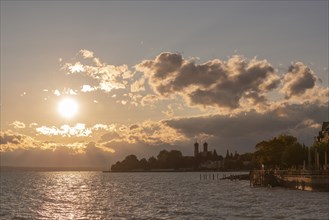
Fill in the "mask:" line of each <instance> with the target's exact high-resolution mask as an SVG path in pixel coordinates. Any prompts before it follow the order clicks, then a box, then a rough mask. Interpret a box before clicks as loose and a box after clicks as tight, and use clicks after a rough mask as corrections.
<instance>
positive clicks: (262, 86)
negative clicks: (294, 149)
mask: <svg viewBox="0 0 329 220" xmlns="http://www.w3.org/2000/svg"><path fill="white" fill-rule="evenodd" d="M135 68H136V70H138V71H140V72H143V73H144V74H145V76H146V77H148V81H149V84H150V86H151V87H152V88H153V90H154V91H155V93H156V94H157V95H158V96H160V97H166V98H170V97H173V96H176V95H181V96H183V97H184V98H185V100H186V101H187V102H188V103H189V104H190V105H191V106H201V107H219V108H228V109H236V108H239V107H240V106H241V102H242V100H243V99H249V100H251V101H252V102H253V103H254V104H258V103H266V101H267V98H266V93H268V92H270V91H272V90H273V89H275V88H277V87H278V85H279V83H280V77H279V76H278V75H277V73H276V72H275V69H274V68H273V67H272V65H271V64H270V63H268V62H267V61H266V60H257V59H256V58H254V59H252V60H247V59H245V58H243V57H242V56H237V55H236V56H233V57H231V58H229V59H228V60H227V61H221V60H218V59H215V60H210V61H208V62H205V63H203V64H196V63H195V62H194V60H184V59H183V58H182V56H181V55H180V54H175V53H168V52H166V53H161V54H160V55H158V56H157V57H156V58H155V59H154V60H146V61H143V62H141V63H140V64H137V65H136V66H135Z"/></svg>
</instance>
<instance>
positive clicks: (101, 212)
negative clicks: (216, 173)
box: [0, 172, 329, 220]
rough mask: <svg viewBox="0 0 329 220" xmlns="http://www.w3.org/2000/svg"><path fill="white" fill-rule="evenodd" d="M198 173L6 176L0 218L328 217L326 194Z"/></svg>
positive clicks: (40, 173) (15, 173)
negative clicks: (205, 177) (253, 185)
mask: <svg viewBox="0 0 329 220" xmlns="http://www.w3.org/2000/svg"><path fill="white" fill-rule="evenodd" d="M199 175H200V174H199V173H100V172H2V173H1V192H0V199H1V201H0V202H1V210H0V219H81V220H82V219H328V218H329V216H328V215H329V214H328V210H327V207H328V204H329V197H328V193H321V192H316V193H313V192H303V191H294V190H286V189H282V188H272V189H268V188H250V187H249V183H248V182H247V181H236V182H232V181H220V180H200V179H199Z"/></svg>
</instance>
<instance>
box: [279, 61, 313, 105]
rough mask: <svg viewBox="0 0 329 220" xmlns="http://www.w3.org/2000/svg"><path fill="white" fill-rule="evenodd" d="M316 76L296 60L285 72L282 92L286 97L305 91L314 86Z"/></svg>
mask: <svg viewBox="0 0 329 220" xmlns="http://www.w3.org/2000/svg"><path fill="white" fill-rule="evenodd" d="M316 79H317V78H316V76H315V74H314V72H313V71H312V70H311V69H310V68H309V67H307V66H306V65H305V64H303V63H301V62H296V63H294V64H292V65H291V66H290V67H289V70H288V72H287V73H286V74H285V76H284V79H283V82H284V85H283V88H282V90H281V91H282V93H284V94H285V97H286V98H287V99H289V98H291V97H292V96H298V95H301V94H303V93H305V91H306V90H308V89H312V88H313V87H314V86H315V82H316Z"/></svg>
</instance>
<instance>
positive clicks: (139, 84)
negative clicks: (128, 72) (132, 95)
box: [130, 77, 145, 92]
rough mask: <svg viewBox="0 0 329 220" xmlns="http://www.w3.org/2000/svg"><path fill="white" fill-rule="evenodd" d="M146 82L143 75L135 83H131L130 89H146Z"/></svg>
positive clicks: (136, 90)
mask: <svg viewBox="0 0 329 220" xmlns="http://www.w3.org/2000/svg"><path fill="white" fill-rule="evenodd" d="M144 83H145V78H143V77H142V78H140V79H139V80H137V81H135V82H133V83H132V84H131V85H130V91H131V92H140V91H145V86H144Z"/></svg>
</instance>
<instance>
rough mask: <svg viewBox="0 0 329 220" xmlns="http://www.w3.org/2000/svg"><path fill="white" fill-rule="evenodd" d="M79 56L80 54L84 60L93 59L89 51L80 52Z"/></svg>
mask: <svg viewBox="0 0 329 220" xmlns="http://www.w3.org/2000/svg"><path fill="white" fill-rule="evenodd" d="M79 54H81V55H82V56H83V58H85V59H87V58H93V57H94V52H92V51H90V50H80V51H79Z"/></svg>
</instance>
